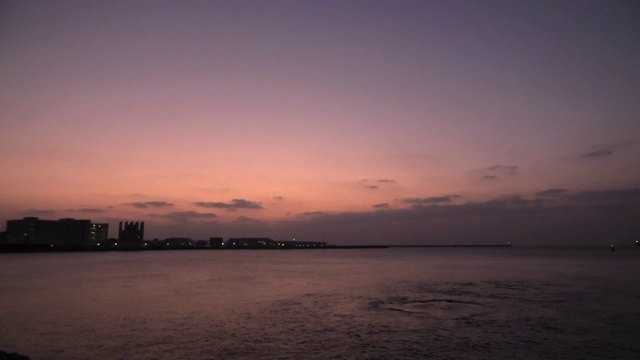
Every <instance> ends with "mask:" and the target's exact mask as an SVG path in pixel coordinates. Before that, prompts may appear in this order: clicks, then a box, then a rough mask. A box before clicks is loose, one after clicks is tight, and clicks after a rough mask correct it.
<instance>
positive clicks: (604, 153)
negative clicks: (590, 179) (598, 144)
mask: <svg viewBox="0 0 640 360" xmlns="http://www.w3.org/2000/svg"><path fill="white" fill-rule="evenodd" d="M580 156H581V157H583V158H592V159H593V158H604V157H610V156H613V150H596V151H590V152H587V153H584V154H581V155H580Z"/></svg>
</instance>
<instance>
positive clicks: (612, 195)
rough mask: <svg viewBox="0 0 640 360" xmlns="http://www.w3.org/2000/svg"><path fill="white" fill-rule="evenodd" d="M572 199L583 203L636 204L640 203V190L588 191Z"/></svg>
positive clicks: (571, 197) (573, 196)
mask: <svg viewBox="0 0 640 360" xmlns="http://www.w3.org/2000/svg"><path fill="white" fill-rule="evenodd" d="M570 199H571V200H573V201H577V202H581V203H582V202H590V203H598V204H610V203H636V202H640V188H636V189H620V190H587V191H581V192H579V193H577V194H575V195H572V196H570Z"/></svg>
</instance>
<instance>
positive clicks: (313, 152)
mask: <svg viewBox="0 0 640 360" xmlns="http://www.w3.org/2000/svg"><path fill="white" fill-rule="evenodd" d="M638 19H640V3H638V2H637V1H397V0H395V1H350V0H341V1H237V0H234V1H2V2H0V121H1V125H2V130H1V131H0V164H2V169H3V170H2V175H0V205H1V206H0V221H2V222H3V223H4V221H6V220H9V219H16V218H22V217H24V216H39V217H40V218H44V219H57V218H64V217H74V218H88V219H91V220H93V221H96V222H109V223H111V224H112V230H111V235H112V236H115V231H114V229H115V227H116V224H117V222H118V221H120V220H129V221H145V222H146V224H147V226H146V230H147V234H146V235H147V237H149V238H153V237H160V238H164V237H169V236H190V237H194V238H208V237H209V236H224V237H229V236H270V237H273V238H277V239H288V238H294V237H295V238H297V239H301V238H302V239H305V240H319V239H322V238H324V239H325V241H329V242H332V243H338V244H361V243H378V244H410V243H411V244H413V243H425V244H445V243H496V242H497V243H501V242H504V241H511V242H512V243H515V244H528V245H537V244H540V245H549V244H557V245H563V244H567V245H568V244H584V245H597V244H609V243H612V242H613V243H616V242H618V243H620V244H622V243H626V242H629V243H631V242H632V241H635V240H636V239H638V238H639V237H640V144H639V142H638V138H639V135H640V118H639V115H640V65H639V64H640V46H638V44H639V40H638V39H640V21H638Z"/></svg>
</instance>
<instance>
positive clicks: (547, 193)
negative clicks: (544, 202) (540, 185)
mask: <svg viewBox="0 0 640 360" xmlns="http://www.w3.org/2000/svg"><path fill="white" fill-rule="evenodd" d="M568 192H569V190H567V189H547V190H544V191H539V192H537V193H536V196H540V197H558V196H563V195H566V194H567V193H568Z"/></svg>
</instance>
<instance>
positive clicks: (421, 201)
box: [398, 195, 460, 205]
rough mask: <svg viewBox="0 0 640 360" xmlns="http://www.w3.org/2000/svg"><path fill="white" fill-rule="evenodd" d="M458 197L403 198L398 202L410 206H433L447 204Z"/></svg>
mask: <svg viewBox="0 0 640 360" xmlns="http://www.w3.org/2000/svg"><path fill="white" fill-rule="evenodd" d="M459 197H460V195H446V196H432V197H425V198H405V199H399V200H398V201H400V202H403V203H406V204H411V205H433V204H442V203H449V202H451V201H452V200H453V199H457V198H459Z"/></svg>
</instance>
